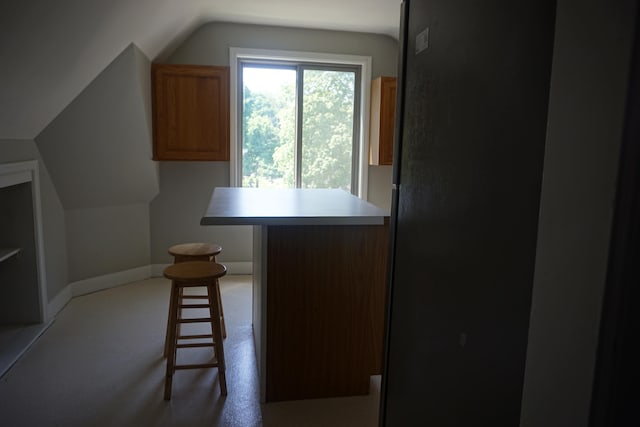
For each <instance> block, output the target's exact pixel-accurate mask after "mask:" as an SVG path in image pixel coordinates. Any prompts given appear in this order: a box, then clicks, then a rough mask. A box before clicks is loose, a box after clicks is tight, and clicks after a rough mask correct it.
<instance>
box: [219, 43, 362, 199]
mask: <svg viewBox="0 0 640 427" xmlns="http://www.w3.org/2000/svg"><path fill="white" fill-rule="evenodd" d="M241 61H256V62H260V61H278V62H305V63H315V64H334V65H338V66H339V65H346V66H359V67H360V69H361V72H360V105H359V112H360V117H359V120H357V121H358V126H359V128H360V135H359V138H358V141H357V145H358V150H357V153H355V152H354V157H355V156H357V165H355V166H356V168H355V169H354V173H355V174H356V178H357V186H356V187H357V188H355V189H352V192H353V193H354V194H355V195H357V196H358V197H360V198H362V199H364V200H366V199H367V190H368V178H369V104H370V90H371V83H370V82H371V57H370V56H359V55H343V54H332V53H317V52H299V51H287V50H269V49H248V48H235V47H232V48H229V64H230V68H231V73H230V82H229V84H230V90H229V93H230V141H229V184H230V186H232V187H238V186H239V185H240V184H241V182H242V166H241V160H242V156H241V153H240V152H239V148H240V147H239V142H240V141H241V135H240V132H241V131H242V127H241V126H240V122H239V120H241V115H240V114H241V112H240V109H241V105H240V102H239V101H240V99H241V98H240V97H241V96H242V88H241V87H239V85H238V82H239V81H240V80H241V79H240V75H239V73H240V72H242V67H240V62H241Z"/></svg>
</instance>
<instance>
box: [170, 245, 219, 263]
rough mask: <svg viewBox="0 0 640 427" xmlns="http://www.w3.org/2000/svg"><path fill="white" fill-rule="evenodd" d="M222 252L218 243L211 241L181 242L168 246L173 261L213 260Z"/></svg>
mask: <svg viewBox="0 0 640 427" xmlns="http://www.w3.org/2000/svg"><path fill="white" fill-rule="evenodd" d="M220 252H222V247H221V246H220V245H215V244H212V243H181V244H179V245H174V246H171V247H170V248H169V254H170V255H172V256H173V258H174V261H173V262H174V263H178V262H184V261H215V260H216V255H218V254H220Z"/></svg>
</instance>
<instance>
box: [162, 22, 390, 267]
mask: <svg viewBox="0 0 640 427" xmlns="http://www.w3.org/2000/svg"><path fill="white" fill-rule="evenodd" d="M229 47H238V48H255V49H278V50H295V51H310V52H326V53H337V54H352V55H368V56H371V57H372V67H373V69H372V76H373V77H377V76H379V75H387V76H395V75H396V71H397V52H398V43H397V41H396V40H394V39H393V38H391V37H388V36H382V35H375V34H363V33H349V32H340V31H322V30H306V29H296V28H281V27H269V26H257V25H242V24H231V23H209V24H205V25H203V26H202V27H200V28H199V29H198V30H196V31H195V32H194V33H193V34H192V35H191V36H190V37H188V38H187V39H186V40H185V41H184V43H182V44H181V45H180V46H179V47H178V48H177V49H176V50H175V51H174V52H173V53H172V54H171V56H170V57H169V58H167V59H165V58H162V59H158V60H157V61H158V62H168V63H182V64H204V65H229ZM228 169H229V164H228V162H165V163H163V164H161V168H160V183H161V184H160V186H161V190H160V194H159V195H158V197H157V198H156V199H155V200H154V201H153V203H152V204H151V226H152V229H151V241H152V243H151V259H152V262H154V263H162V262H167V261H169V259H170V258H169V256H168V255H167V247H169V246H170V245H172V244H174V243H177V242H183V241H190V240H212V241H215V242H217V243H218V244H220V245H222V247H223V252H222V255H221V256H220V260H221V261H250V260H251V250H252V249H251V230H250V229H249V228H248V227H235V228H230V227H202V226H200V225H199V219H200V217H201V216H202V213H203V211H204V209H205V208H206V203H207V201H208V198H209V196H210V193H211V190H212V189H213V188H214V187H216V186H228V185H229V170H228ZM369 174H370V179H369V194H368V197H369V199H370V200H371V201H372V202H373V203H376V204H378V205H380V206H382V207H385V208H388V207H389V206H390V201H391V168H390V167H374V166H372V167H370V168H369Z"/></svg>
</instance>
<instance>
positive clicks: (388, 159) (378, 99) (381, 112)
mask: <svg viewBox="0 0 640 427" xmlns="http://www.w3.org/2000/svg"><path fill="white" fill-rule="evenodd" d="M395 115H396V78H395V77H378V78H377V79H374V80H373V81H372V82H371V121H370V127H369V164H371V165H391V163H392V162H393V134H394V127H395Z"/></svg>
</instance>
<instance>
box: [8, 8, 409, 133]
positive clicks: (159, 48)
mask: <svg viewBox="0 0 640 427" xmlns="http://www.w3.org/2000/svg"><path fill="white" fill-rule="evenodd" d="M400 1H401V0H320V1H313V0H207V1H204V0H26V1H3V2H2V6H0V139H33V138H35V137H36V136H37V135H38V134H39V133H40V132H41V131H42V130H43V129H44V128H45V127H46V126H47V125H48V124H49V122H51V120H53V119H54V118H55V117H56V115H58V114H59V113H60V112H61V111H62V110H63V109H64V108H65V107H66V106H67V105H68V104H69V102H71V101H72V100H73V99H74V98H75V97H76V96H77V95H78V94H79V93H80V92H81V91H82V90H83V89H84V88H85V87H86V86H87V85H88V84H89V83H90V82H91V81H92V80H93V79H94V78H95V77H96V76H97V75H98V74H99V73H100V72H101V71H102V70H103V69H104V68H105V67H106V66H107V65H108V64H109V63H110V62H111V61H112V60H113V59H115V58H116V57H117V56H118V54H119V53H120V52H122V51H123V50H124V49H125V48H126V47H127V46H128V45H129V44H130V43H134V44H135V45H136V46H138V47H139V48H140V50H142V52H144V54H146V55H147V57H149V59H152V60H154V59H162V58H163V57H164V56H166V55H167V54H169V53H170V52H171V50H172V49H173V47H175V46H176V45H177V44H178V43H180V42H181V41H182V40H184V38H185V37H186V36H187V35H188V34H190V33H191V32H192V31H193V30H195V29H196V28H197V27H199V26H200V25H202V24H203V23H205V22H210V21H228V22H238V23H250V24H264V25H280V26H292V27H307V28H322V29H331V30H346V31H358V32H371V33H380V34H387V35H390V36H392V37H396V38H397V34H398V26H399V22H400Z"/></svg>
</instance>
